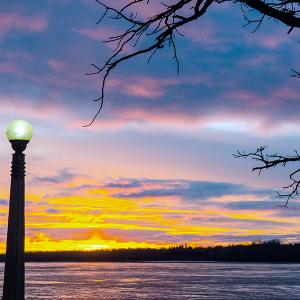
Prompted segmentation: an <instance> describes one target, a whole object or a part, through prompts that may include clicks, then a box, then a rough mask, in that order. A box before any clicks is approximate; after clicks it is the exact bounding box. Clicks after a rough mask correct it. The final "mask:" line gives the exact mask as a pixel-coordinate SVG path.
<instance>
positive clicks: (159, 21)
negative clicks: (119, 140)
mask: <svg viewBox="0 0 300 300" xmlns="http://www.w3.org/2000/svg"><path fill="white" fill-rule="evenodd" d="M95 1H96V2H97V3H98V4H99V5H100V7H101V8H102V9H104V12H103V14H102V16H101V17H100V19H99V20H98V22H97V24H99V23H101V22H103V21H104V20H105V19H107V18H108V19H112V20H114V21H115V22H119V21H121V22H123V24H124V22H125V23H126V24H127V29H125V30H124V31H123V32H122V33H121V34H119V35H116V36H111V37H109V38H108V40H107V41H105V42H106V43H116V47H115V49H114V50H113V52H112V54H111V56H110V57H109V58H108V59H107V60H106V62H105V63H104V64H103V65H102V66H98V65H96V64H92V67H93V70H92V71H91V72H89V73H88V74H87V75H101V76H102V77H101V78H102V79H101V84H100V96H99V97H98V98H97V99H96V100H95V101H99V102H100V105H99V109H98V111H97V112H96V114H95V116H94V118H93V119H92V121H91V122H90V123H89V124H87V125H85V126H84V127H87V126H90V125H91V124H93V122H94V121H95V119H96V118H97V116H98V115H99V113H100V111H101V109H102V107H103V101H104V92H105V87H106V83H107V80H108V78H109V76H110V75H111V72H112V71H113V70H114V69H115V68H116V67H117V66H119V65H120V64H121V63H123V62H125V61H128V60H130V59H133V58H135V57H137V56H140V55H145V54H149V59H148V62H149V61H150V60H151V57H152V56H153V55H155V54H156V53H157V52H158V50H160V49H162V48H164V47H165V46H169V47H170V49H171V51H172V52H173V56H172V57H173V59H174V60H175V62H176V66H177V72H178V73H179V60H178V55H177V51H176V42H175V39H176V37H177V36H181V34H180V33H179V30H178V29H179V28H181V27H182V26H185V25H186V24H188V23H191V22H194V21H196V20H197V19H198V18H200V17H202V16H203V15H204V14H205V13H206V12H207V10H208V9H209V8H210V7H211V6H212V4H213V3H216V4H222V3H223V2H232V3H237V4H239V5H240V7H241V11H242V13H243V15H244V18H245V20H246V24H245V26H246V25H250V24H255V23H256V26H255V28H254V30H253V32H255V31H257V30H258V28H259V27H260V26H261V24H262V23H263V21H264V19H265V18H266V17H267V18H273V19H274V20H277V21H280V22H282V23H283V24H285V25H287V26H288V27H289V30H288V33H290V32H291V31H292V30H293V29H294V28H299V27H300V1H299V0H297V1H295V0H176V1H168V0H166V1H167V4H166V3H161V4H162V9H161V11H160V12H159V13H154V14H153V15H150V16H149V17H147V18H145V17H143V16H141V15H139V14H138V13H137V12H134V10H135V9H136V8H137V5H141V4H145V5H150V4H151V3H150V0H128V1H125V4H124V5H123V6H122V7H121V8H116V7H115V6H113V4H110V2H109V1H108V0H106V1H105V0H103V1H102V0H95ZM251 11H256V12H259V13H261V17H259V18H255V19H251V18H250V17H249V13H251ZM199 30H201V29H199ZM141 41H143V43H140V42H141ZM145 45H146V46H145ZM128 48H130V51H128ZM293 72H294V73H295V74H294V75H293V76H294V77H300V75H299V73H298V72H296V71H293Z"/></svg>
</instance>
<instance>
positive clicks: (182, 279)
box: [0, 262, 300, 300]
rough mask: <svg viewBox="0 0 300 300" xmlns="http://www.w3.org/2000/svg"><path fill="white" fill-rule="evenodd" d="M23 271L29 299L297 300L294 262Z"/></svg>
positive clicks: (35, 266) (33, 267) (41, 266)
mask: <svg viewBox="0 0 300 300" xmlns="http://www.w3.org/2000/svg"><path fill="white" fill-rule="evenodd" d="M3 267H4V265H3V264H0V268H1V270H0V271H1V278H0V279H1V282H0V283H1V290H2V283H3ZM26 270H27V271H26V299H31V300H39V299H73V300H76V299H78V300H87V299H88V300H94V299H95V300H96V299H114V300H118V299H121V300H122V299H124V300H130V299H151V300H152V299H153V300H155V299H168V300H169V299H175V300H176V299H300V289H299V286H300V265H297V264H238V263H169V262H166V263H164V262H161V263H158V262H153V263H152V262H149V263H27V264H26Z"/></svg>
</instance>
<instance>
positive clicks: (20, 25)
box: [0, 12, 47, 35]
mask: <svg viewBox="0 0 300 300" xmlns="http://www.w3.org/2000/svg"><path fill="white" fill-rule="evenodd" d="M46 27H47V20H46V19H45V18H44V17H42V16H37V15H36V16H25V15H23V14H21V13H19V12H13V13H0V35H4V34H6V33H7V32H9V31H13V30H21V31H31V32H41V31H43V30H44V29H45V28H46Z"/></svg>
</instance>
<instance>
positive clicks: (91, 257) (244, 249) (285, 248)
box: [0, 240, 300, 263]
mask: <svg viewBox="0 0 300 300" xmlns="http://www.w3.org/2000/svg"><path fill="white" fill-rule="evenodd" d="M4 260H5V254H0V262H4ZM25 260H26V262H186V263H188V262H190V263H192V262H207V263H213V262H219V263H226V262H228V263H234V262H238V263H251V262H252V263H300V243H297V244H282V243H280V241H277V240H272V241H268V242H254V243H252V244H249V245H242V244H241V245H229V246H215V247H194V248H193V247H188V246H183V245H182V246H176V247H170V248H161V249H153V248H139V249H135V248H128V249H103V250H95V251H60V252H59V251H51V252H47V251H44V252H43V251H39V252H27V253H25Z"/></svg>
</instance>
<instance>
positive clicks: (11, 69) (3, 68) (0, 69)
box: [0, 62, 23, 76]
mask: <svg viewBox="0 0 300 300" xmlns="http://www.w3.org/2000/svg"><path fill="white" fill-rule="evenodd" d="M0 73H3V74H8V73H11V74H14V75H17V76H20V75H22V74H23V73H22V71H21V70H20V69H19V68H18V67H17V66H16V65H15V64H14V63H12V62H1V63H0Z"/></svg>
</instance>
